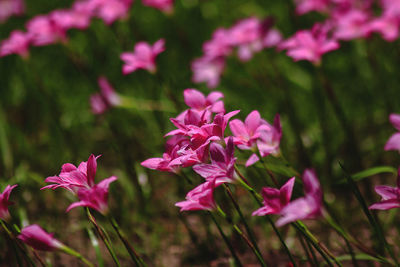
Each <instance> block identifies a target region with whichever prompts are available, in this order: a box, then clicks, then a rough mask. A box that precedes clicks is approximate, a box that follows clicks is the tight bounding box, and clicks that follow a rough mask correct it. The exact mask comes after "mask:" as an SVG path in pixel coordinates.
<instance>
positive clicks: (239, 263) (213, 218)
mask: <svg viewBox="0 0 400 267" xmlns="http://www.w3.org/2000/svg"><path fill="white" fill-rule="evenodd" d="M208 213H209V214H210V216H211V218H212V220H213V221H214V223H215V225H216V226H217V228H218V231H219V233H220V234H221V236H222V238H223V239H224V241H225V244H226V246H227V247H228V249H229V251H230V252H231V254H232V256H233V258H234V259H235V262H236V265H237V266H238V267H242V266H243V264H242V263H241V262H240V260H239V257H238V256H237V255H236V252H235V250H234V249H233V247H232V245H231V243H230V242H229V240H228V238H227V237H226V235H225V234H224V232H223V231H222V228H221V226H220V225H219V223H218V221H217V219H216V218H215V217H214V214H213V213H212V212H210V211H209V212H208Z"/></svg>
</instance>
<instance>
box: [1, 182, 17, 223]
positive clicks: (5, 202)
mask: <svg viewBox="0 0 400 267" xmlns="http://www.w3.org/2000/svg"><path fill="white" fill-rule="evenodd" d="M15 187H17V185H12V186H10V185H7V187H6V188H5V189H4V191H3V193H1V194H0V219H1V220H5V221H8V220H9V219H10V213H9V211H8V206H11V205H13V204H14V203H13V202H11V201H9V198H10V194H11V191H12V190H13V189H14V188H15Z"/></svg>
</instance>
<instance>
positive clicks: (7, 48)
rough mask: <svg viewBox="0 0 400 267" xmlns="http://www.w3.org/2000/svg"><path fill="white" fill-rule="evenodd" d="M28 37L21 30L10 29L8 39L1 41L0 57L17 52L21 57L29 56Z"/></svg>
mask: <svg viewBox="0 0 400 267" xmlns="http://www.w3.org/2000/svg"><path fill="white" fill-rule="evenodd" d="M29 44H30V37H29V35H28V34H26V33H24V32H22V31H18V30H15V31H12V32H11V35H10V37H9V38H8V39H6V40H4V41H2V42H1V45H0V57H4V56H7V55H10V54H18V55H20V56H21V57H23V58H27V57H28V56H29Z"/></svg>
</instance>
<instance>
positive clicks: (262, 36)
mask: <svg viewBox="0 0 400 267" xmlns="http://www.w3.org/2000/svg"><path fill="white" fill-rule="evenodd" d="M272 26H273V22H272V20H271V19H270V18H267V19H265V20H263V21H262V20H260V19H258V18H256V17H250V18H247V19H243V20H240V21H238V22H237V23H236V24H235V25H233V26H232V27H231V28H229V29H225V28H219V29H217V30H216V31H215V32H214V34H213V37H212V39H211V40H209V41H207V42H205V43H204V45H203V53H204V54H203V56H202V57H200V58H198V59H195V60H194V61H193V62H192V71H193V81H194V82H195V83H200V82H206V83H207V86H208V87H210V88H215V87H216V86H217V85H218V84H219V80H220V77H221V75H222V72H223V70H224V67H225V60H226V57H227V56H229V55H231V54H232V52H233V51H234V50H235V48H237V55H238V57H239V59H240V60H242V61H248V60H250V59H251V58H252V57H253V54H254V53H257V52H260V51H261V50H262V49H264V48H269V47H273V46H275V45H277V44H278V43H279V42H280V40H281V34H280V33H279V32H278V31H277V30H275V29H274V28H272Z"/></svg>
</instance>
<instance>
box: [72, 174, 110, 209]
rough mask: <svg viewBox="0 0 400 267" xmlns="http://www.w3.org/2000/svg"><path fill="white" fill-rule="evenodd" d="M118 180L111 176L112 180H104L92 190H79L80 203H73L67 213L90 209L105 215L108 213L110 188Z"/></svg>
mask: <svg viewBox="0 0 400 267" xmlns="http://www.w3.org/2000/svg"><path fill="white" fill-rule="evenodd" d="M115 180H117V177H115V176H111V177H110V178H107V179H104V180H103V181H101V182H100V183H98V184H95V185H94V186H92V187H91V188H81V189H79V190H78V198H79V200H80V201H79V202H75V203H72V204H71V205H70V206H69V207H68V208H67V212H68V211H70V210H71V209H73V208H76V207H89V208H92V209H95V210H97V211H98V212H100V213H101V214H103V215H107V213H108V204H107V202H108V187H109V186H110V183H112V182H114V181H115Z"/></svg>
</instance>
